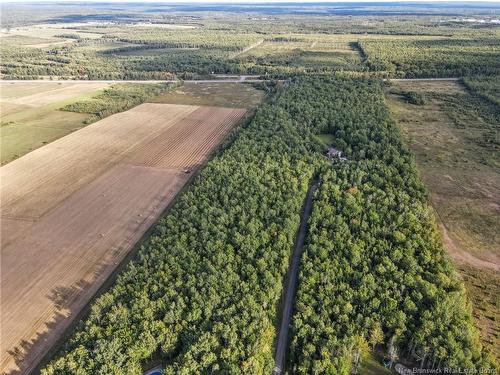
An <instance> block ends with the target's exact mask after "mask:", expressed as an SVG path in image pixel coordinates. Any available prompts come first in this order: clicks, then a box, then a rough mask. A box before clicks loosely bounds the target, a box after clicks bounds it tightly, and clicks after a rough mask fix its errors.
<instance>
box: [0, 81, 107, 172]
mask: <svg viewBox="0 0 500 375" xmlns="http://www.w3.org/2000/svg"><path fill="white" fill-rule="evenodd" d="M109 86H110V85H109V84H107V83H87V82H85V83H73V82H67V83H66V82H65V83H55V82H50V81H48V82H16V83H6V82H0V126H1V135H2V136H1V142H0V149H1V152H0V163H1V164H6V163H8V162H10V161H12V160H14V159H17V158H18V157H20V156H23V155H24V154H27V153H28V152H30V151H32V150H35V149H37V148H39V147H42V146H43V145H44V144H46V143H49V142H52V141H54V140H56V139H58V138H61V137H64V136H65V135H67V134H69V133H71V132H73V131H75V130H78V129H80V128H81V127H83V126H84V121H85V120H87V119H88V118H89V116H90V115H88V114H84V113H74V112H65V111H61V110H59V109H60V108H61V107H63V106H64V105H67V104H70V103H74V102H76V101H78V100H82V99H86V98H89V97H92V96H94V95H97V94H99V93H100V92H101V91H102V89H104V88H106V87H109Z"/></svg>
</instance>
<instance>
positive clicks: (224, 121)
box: [0, 103, 245, 372]
mask: <svg viewBox="0 0 500 375" xmlns="http://www.w3.org/2000/svg"><path fill="white" fill-rule="evenodd" d="M244 113H245V110H244V109H237V108H224V107H199V106H188V105H172V104H154V103H147V104H142V105H140V106H138V107H135V108H134V109H132V110H129V111H127V112H123V113H120V114H116V115H113V116H110V117H108V118H106V119H104V120H101V121H98V122H96V123H94V124H92V125H89V126H87V127H85V128H83V129H80V130H79V131H76V132H74V133H72V134H70V135H67V136H66V137H63V138H60V139H58V140H56V141H54V142H52V143H50V144H48V145H46V146H44V147H41V148H39V149H37V150H35V151H33V152H31V153H29V154H27V155H25V156H23V157H21V158H19V159H17V160H15V161H13V162H11V163H9V164H7V165H5V166H3V167H2V168H0V176H1V184H0V188H1V195H2V202H1V210H2V217H1V230H2V233H1V234H2V254H1V255H2V276H1V283H2V300H1V303H2V307H3V311H2V327H1V336H2V349H1V352H2V353H1V357H2V362H1V368H0V371H1V372H9V371H11V370H16V369H19V368H21V369H23V371H24V370H29V369H32V368H33V366H35V365H36V364H37V363H38V361H39V360H40V359H41V358H42V357H43V355H44V354H45V353H46V352H47V350H48V349H49V348H50V347H51V346H52V345H53V344H54V343H55V341H56V340H57V339H58V338H59V337H60V335H61V334H62V332H63V331H64V330H65V329H66V328H67V327H68V325H69V324H70V322H71V320H72V319H73V318H74V317H75V315H76V314H77V313H78V312H79V311H80V310H81V309H82V307H84V306H85V304H86V303H87V302H88V301H89V299H90V298H91V297H92V295H93V294H94V293H95V292H96V291H97V290H98V288H99V286H100V285H102V283H103V282H104V280H106V278H107V277H108V276H109V275H110V274H111V273H112V271H113V270H114V269H115V267H116V265H117V264H118V263H119V262H120V261H121V260H122V259H123V257H124V256H125V255H126V254H127V253H128V252H129V251H130V250H131V248H132V247H133V246H134V244H135V243H136V242H137V241H138V240H139V239H140V238H141V236H142V235H143V234H144V232H145V231H146V230H147V229H148V228H149V227H150V225H151V224H152V223H153V222H154V221H155V220H156V219H157V218H158V216H159V215H160V214H161V212H162V211H163V210H164V209H165V208H166V207H167V205H168V204H169V203H170V202H171V200H172V199H173V197H174V196H175V195H176V194H177V192H179V190H180V189H181V188H182V186H183V185H184V184H185V183H186V181H187V180H188V179H189V176H190V174H189V173H187V171H186V169H189V170H192V169H194V168H197V167H198V166H199V165H200V164H201V163H202V162H203V161H204V160H205V159H206V157H207V155H208V154H209V153H210V151H211V150H212V149H213V148H214V146H215V145H217V144H218V143H219V142H220V140H221V139H222V137H223V136H224V135H225V134H226V133H227V131H228V130H229V129H230V128H231V127H232V125H234V123H235V122H237V121H238V120H239V119H240V118H241V117H242V116H243V115H244ZM28 351H29V356H28V357H26V356H25V353H26V352H28Z"/></svg>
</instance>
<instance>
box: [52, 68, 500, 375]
mask: <svg viewBox="0 0 500 375" xmlns="http://www.w3.org/2000/svg"><path fill="white" fill-rule="evenodd" d="M287 86H288V87H287ZM321 134H329V135H331V136H332V139H333V142H334V147H336V148H337V149H339V150H341V151H342V152H343V153H344V155H345V157H346V160H342V161H341V160H334V161H332V160H329V159H327V158H326V157H325V156H324V151H325V147H326V146H325V144H323V143H321V142H320V141H319V138H318V135H321ZM313 179H317V180H318V181H319V188H318V190H317V192H316V194H315V197H314V203H313V212H312V215H311V218H310V222H309V230H308V233H307V239H306V248H305V252H304V254H303V257H302V260H301V266H300V267H301V271H300V278H299V280H300V281H299V286H298V294H297V299H296V306H295V313H294V315H293V318H292V339H291V348H290V353H289V356H288V357H289V363H288V366H289V370H290V371H291V373H296V374H325V373H326V374H349V373H350V372H351V371H352V370H353V369H355V368H356V366H357V365H358V363H357V360H356V358H358V357H359V356H358V355H357V353H358V351H359V350H360V348H361V347H362V346H363V345H365V346H366V345H371V346H372V347H373V348H376V347H379V348H382V347H383V348H386V351H388V352H390V353H392V356H393V357H394V358H397V357H398V356H399V357H405V358H410V359H411V360H413V361H420V362H421V364H422V365H426V366H428V367H431V366H442V367H443V366H448V367H451V366H453V367H455V366H457V367H464V368H475V369H479V368H483V367H488V366H492V365H491V364H490V358H489V357H488V355H487V353H485V352H484V351H482V350H481V344H480V342H479V336H478V332H477V330H476V329H475V327H474V324H473V320H472V316H471V311H470V306H469V303H468V302H467V299H466V297H465V293H464V288H463V285H462V283H461V282H460V281H459V279H458V277H457V274H456V273H455V271H454V269H453V267H452V265H451V263H450V261H449V260H448V258H447V255H446V254H445V252H444V250H443V247H442V245H441V242H440V238H439V236H438V232H437V230H436V224H435V221H434V218H433V213H432V211H431V210H430V208H429V205H428V197H427V192H426V189H425V188H424V186H423V184H422V182H421V180H420V177H419V173H418V171H417V169H416V167H415V163H414V161H413V157H412V155H411V153H410V151H409V149H408V148H407V146H406V145H405V144H404V143H403V141H402V138H401V135H400V132H399V129H398V128H397V126H396V125H395V124H394V123H393V122H392V121H391V120H390V118H389V113H388V109H387V107H386V105H385V102H384V98H383V91H382V82H381V81H380V80H376V79H367V78H349V77H345V76H344V77H342V76H337V77H335V76H326V75H325V76H315V77H306V76H303V77H299V78H296V79H294V80H293V81H292V82H290V83H289V85H288V84H287V85H284V87H283V88H277V89H276V90H275V93H274V94H273V95H272V96H271V97H270V98H269V99H268V102H267V103H266V104H263V105H262V106H261V107H260V109H259V110H258V111H257V113H256V115H255V117H254V118H253V119H252V120H251V121H250V123H248V124H241V125H240V126H239V128H238V129H237V130H236V132H235V133H234V134H233V135H232V137H231V138H230V141H227V142H226V144H225V146H224V148H223V149H221V150H220V151H219V152H218V153H217V155H215V156H214V158H213V159H212V160H211V161H210V162H208V164H207V165H206V166H205V168H204V169H203V170H202V172H201V173H200V175H199V176H198V177H197V178H195V180H194V182H193V183H192V184H191V186H190V187H189V188H188V189H187V190H186V191H185V192H184V193H183V194H182V196H181V197H180V199H179V200H178V201H177V202H176V203H175V205H174V206H173V208H172V209H171V211H170V212H169V213H168V215H167V216H165V217H164V218H163V219H161V220H160V222H159V223H158V224H157V225H156V226H155V228H154V231H153V233H152V235H151V236H150V237H149V239H148V240H147V241H146V242H145V243H144V244H143V246H142V247H141V249H140V250H139V251H138V254H137V255H136V257H135V258H134V260H133V261H132V262H131V263H130V264H129V265H128V266H127V268H126V270H125V271H124V272H122V273H121V275H120V276H119V277H118V279H117V280H116V282H115V284H114V286H112V287H111V288H110V289H109V290H108V291H107V292H106V293H104V294H103V295H102V296H100V297H99V298H98V299H97V300H96V301H95V302H94V303H93V304H92V307H91V309H90V312H89V314H88V316H86V317H85V318H84V319H83V320H82V321H81V322H80V323H79V325H78V327H77V329H76V330H75V332H74V334H73V335H72V336H71V338H70V339H69V340H68V341H67V343H66V344H65V346H64V347H63V348H62V350H61V352H60V353H59V355H57V356H56V357H55V359H53V361H52V362H50V363H49V364H48V365H47V366H46V367H45V369H43V371H42V373H43V374H45V375H48V374H69V373H82V374H83V373H93V374H110V373H114V374H125V373H139V372H140V371H141V368H142V366H144V365H145V364H147V363H149V362H150V361H151V360H153V359H156V360H158V359H160V360H161V362H162V364H163V365H164V367H165V373H166V374H206V373H230V374H264V373H266V374H269V373H271V371H272V369H273V366H274V360H273V353H274V343H275V338H276V335H277V332H276V327H277V321H278V318H279V317H278V308H279V301H280V298H281V295H282V293H283V279H284V277H285V275H286V272H287V268H288V263H289V257H290V254H291V251H292V248H293V244H294V241H295V235H296V232H297V229H298V226H299V221H300V215H301V208H302V204H303V202H304V199H305V196H306V193H307V190H308V187H309V185H310V184H311V182H312V180H313Z"/></svg>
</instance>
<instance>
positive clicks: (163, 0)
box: [0, 0, 500, 4]
mask: <svg viewBox="0 0 500 375" xmlns="http://www.w3.org/2000/svg"><path fill="white" fill-rule="evenodd" d="M393 1H405V0H337V1H336V0H267V1H266V0H172V1H168V0H144V1H143V0H38V1H36V0H35V1H34V0H0V3H34V2H38V3H40V2H85V3H87V2H113V3H123V2H134V3H140V2H148V3H151V2H160V3H172V4H175V3H207V4H209V3H212V4H213V3H266V4H273V3H307V2H314V3H336V2H342V3H344V2H351V3H352V2H369V3H370V2H393ZM437 1H439V2H444V1H446V2H450V3H462V2H464V1H450V0H408V1H407V2H412V3H414V2H426V3H429V2H437ZM466 2H469V3H470V2H492V3H499V4H500V0H467V1H466Z"/></svg>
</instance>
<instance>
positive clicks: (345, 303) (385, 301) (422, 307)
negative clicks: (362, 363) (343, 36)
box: [289, 78, 490, 374]
mask: <svg viewBox="0 0 500 375" xmlns="http://www.w3.org/2000/svg"><path fill="white" fill-rule="evenodd" d="M290 96H293V100H292V101H291V105H289V110H290V111H292V112H302V113H304V115H305V118H307V119H309V122H308V123H309V126H311V127H312V128H313V129H317V131H319V132H327V133H330V134H332V135H333V139H334V140H335V141H334V142H335V144H336V146H337V147H338V148H339V149H341V150H343V151H345V153H346V155H347V156H348V161H346V162H344V163H335V164H333V166H332V167H330V168H328V169H326V170H325V171H324V172H323V173H322V174H321V184H320V187H319V189H318V191H317V193H316V196H315V202H314V205H313V212H312V215H311V218H310V222H309V226H310V230H309V236H308V239H307V245H306V249H305V252H304V255H303V258H302V264H301V273H300V278H299V279H300V283H299V288H298V293H297V300H296V312H295V316H294V319H293V330H294V335H293V339H292V343H291V344H292V347H291V355H290V367H291V369H292V372H293V373H298V374H312V373H314V374H324V373H329V374H349V373H350V372H351V371H352V369H353V366H356V358H357V354H359V351H361V350H362V348H363V346H364V345H366V343H369V344H371V345H372V346H373V347H376V346H377V345H380V347H383V348H384V352H388V353H389V354H390V353H392V355H393V357H394V358H397V356H398V355H399V356H401V357H403V358H405V357H406V358H410V359H411V360H413V361H415V362H420V364H421V365H423V366H426V367H429V368H430V367H440V368H442V367H453V368H468V369H476V370H478V371H479V369H480V368H482V367H483V366H484V367H488V366H490V365H489V362H488V361H489V359H488V358H486V357H483V356H484V354H482V353H481V344H480V342H479V337H478V333H477V330H476V329H475V327H474V322H473V320H472V316H471V311H470V306H469V304H468V302H467V300H466V297H465V293H464V288H463V285H462V283H461V282H460V281H459V279H458V276H457V274H456V272H455V271H454V269H453V267H452V265H451V263H450V261H449V260H448V258H447V256H446V254H445V251H444V249H443V247H442V244H441V239H440V237H439V235H438V231H437V228H436V224H435V221H434V218H433V214H432V211H431V210H430V208H429V206H428V202H427V194H426V192H425V189H424V186H423V184H422V182H421V180H420V177H419V173H418V171H417V169H416V166H415V163H414V161H413V158H412V155H411V154H410V152H409V150H408V148H407V147H406V145H405V144H404V143H403V141H402V138H401V135H400V132H399V129H398V128H397V127H396V125H395V124H394V123H393V121H392V120H391V119H390V117H389V111H388V109H387V107H386V105H385V103H384V99H383V92H382V89H381V84H380V83H379V82H376V81H370V80H364V79H357V80H347V81H346V80H338V79H326V78H323V79H312V80H310V81H309V82H308V83H307V84H302V85H301V86H296V87H295V88H294V89H292V90H291V92H290ZM302 108H304V109H302ZM381 332H383V335H381V334H380V333H381Z"/></svg>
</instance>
